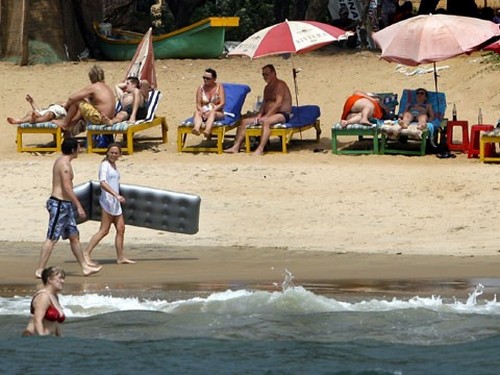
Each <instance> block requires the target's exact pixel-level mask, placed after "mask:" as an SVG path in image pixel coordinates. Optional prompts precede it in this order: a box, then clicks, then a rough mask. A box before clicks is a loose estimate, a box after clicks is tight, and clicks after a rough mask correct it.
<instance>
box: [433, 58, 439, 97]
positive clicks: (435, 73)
mask: <svg viewBox="0 0 500 375" xmlns="http://www.w3.org/2000/svg"><path fill="white" fill-rule="evenodd" d="M433 64H434V89H435V91H436V92H438V72H437V68H436V62H433Z"/></svg>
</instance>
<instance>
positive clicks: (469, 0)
mask: <svg viewBox="0 0 500 375" xmlns="http://www.w3.org/2000/svg"><path fill="white" fill-rule="evenodd" d="M446 10H447V12H448V14H453V15H456V16H466V17H479V11H478V9H477V5H476V2H475V1H474V0H448V4H447V7H446Z"/></svg>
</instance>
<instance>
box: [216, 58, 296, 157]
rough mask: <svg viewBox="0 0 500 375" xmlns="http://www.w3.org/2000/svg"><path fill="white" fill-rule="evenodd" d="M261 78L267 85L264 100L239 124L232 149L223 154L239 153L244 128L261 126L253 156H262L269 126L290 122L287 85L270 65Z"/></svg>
mask: <svg viewBox="0 0 500 375" xmlns="http://www.w3.org/2000/svg"><path fill="white" fill-rule="evenodd" d="M262 77H263V78H264V80H265V81H266V83H267V84H266V87H265V88H264V99H263V102H262V106H261V107H260V111H259V113H257V115H255V116H253V117H249V118H246V119H244V120H243V121H242V122H241V124H240V125H239V126H238V131H237V132H236V139H235V141H234V145H233V147H231V148H228V149H226V150H224V152H227V153H230V154H234V153H237V152H239V151H240V147H241V144H242V143H243V140H244V139H245V130H246V127H247V126H248V125H250V124H262V136H261V137H260V143H259V146H258V147H257V148H256V149H255V151H254V155H263V154H264V147H265V146H266V144H267V141H268V140H269V136H270V135H271V125H274V124H277V123H280V122H288V120H290V114H291V112H292V95H291V93H290V89H289V88H288V86H287V84H286V83H285V82H284V81H282V80H281V79H278V77H277V76H276V69H274V66H273V65H271V64H269V65H266V66H264V67H263V68H262Z"/></svg>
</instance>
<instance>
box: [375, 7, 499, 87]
mask: <svg viewBox="0 0 500 375" xmlns="http://www.w3.org/2000/svg"><path fill="white" fill-rule="evenodd" d="M498 36H500V30H499V27H498V25H497V24H495V23H493V22H490V21H484V20H481V19H478V18H472V17H460V16H450V15H444V14H436V15H432V14H431V15H421V16H416V17H412V18H409V19H407V20H404V21H401V22H398V23H395V24H393V25H391V26H388V27H386V28H384V29H382V30H380V31H377V32H376V33H374V34H373V40H374V41H375V42H376V43H377V45H378V46H379V47H380V48H381V49H382V54H381V56H380V57H381V58H382V59H384V60H387V61H390V62H397V63H401V64H404V65H409V66H417V65H419V64H425V63H434V84H435V88H436V91H438V89H437V70H436V62H437V61H442V60H446V59H449V58H451V57H454V56H458V55H461V54H463V53H466V54H468V53H471V52H472V51H474V50H477V49H478V48H480V47H481V46H482V45H484V43H487V42H488V41H489V40H492V39H493V38H495V37H498Z"/></svg>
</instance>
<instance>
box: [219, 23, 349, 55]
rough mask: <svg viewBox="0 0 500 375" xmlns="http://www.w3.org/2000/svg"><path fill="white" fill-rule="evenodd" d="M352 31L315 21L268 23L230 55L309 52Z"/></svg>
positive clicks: (344, 37) (343, 37)
mask: <svg viewBox="0 0 500 375" xmlns="http://www.w3.org/2000/svg"><path fill="white" fill-rule="evenodd" d="M349 35H352V33H351V32H349V31H348V32H346V31H344V30H342V29H339V28H338V27H334V26H331V25H327V24H325V23H321V22H315V21H288V20H286V21H285V22H281V23H278V24H276V25H273V26H269V27H266V28H265V29H262V30H260V31H257V32H256V33H255V34H253V35H251V36H250V37H248V38H247V39H246V40H245V41H243V42H242V43H241V44H239V45H238V46H237V47H236V48H234V49H233V50H232V51H230V52H229V53H228V55H233V56H234V55H245V56H249V57H250V58H252V59H253V58H258V57H264V56H270V55H279V54H286V53H297V54H298V53H306V52H309V51H312V50H314V49H317V48H320V47H323V46H325V45H327V44H329V43H332V42H335V41H337V40H342V39H347V37H348V36H349Z"/></svg>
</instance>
